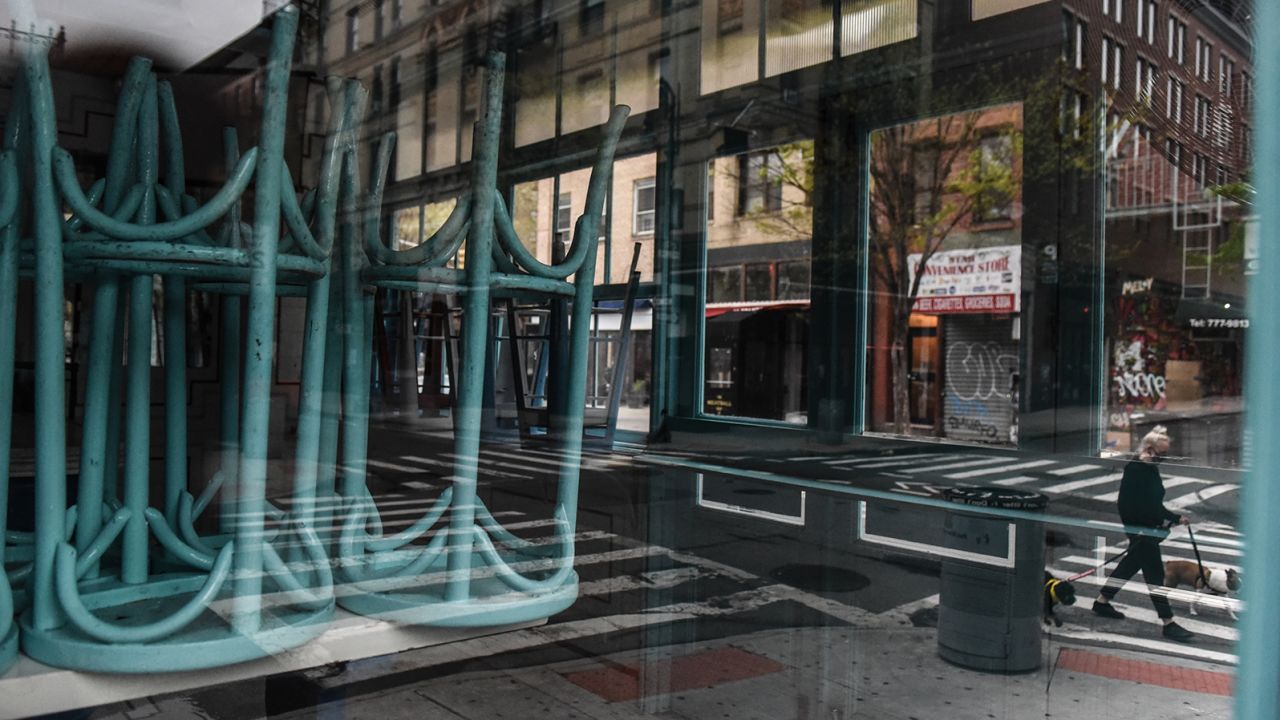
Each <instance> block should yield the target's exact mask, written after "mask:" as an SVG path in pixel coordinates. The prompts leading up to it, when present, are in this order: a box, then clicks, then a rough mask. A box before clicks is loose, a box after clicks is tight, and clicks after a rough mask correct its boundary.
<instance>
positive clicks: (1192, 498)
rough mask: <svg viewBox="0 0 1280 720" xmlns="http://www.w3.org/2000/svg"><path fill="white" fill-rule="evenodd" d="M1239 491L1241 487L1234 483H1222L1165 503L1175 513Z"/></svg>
mask: <svg viewBox="0 0 1280 720" xmlns="http://www.w3.org/2000/svg"><path fill="white" fill-rule="evenodd" d="M1238 489H1240V486H1239V485H1235V484H1233V483H1222V484H1221V485H1213V486H1211V487H1207V488H1204V489H1202V490H1196V491H1195V492H1190V493H1187V494H1186V495H1182V496H1179V497H1176V498H1174V499H1173V500H1170V501H1169V502H1167V503H1165V505H1164V506H1165V507H1167V508H1169V509H1170V510H1172V511H1173V512H1177V511H1179V510H1182V509H1185V508H1189V507H1191V506H1192V505H1195V504H1196V503H1202V502H1204V501H1206V500H1209V499H1211V498H1215V497H1217V496H1219V495H1223V494H1225V493H1229V492H1231V491H1232V490H1238Z"/></svg>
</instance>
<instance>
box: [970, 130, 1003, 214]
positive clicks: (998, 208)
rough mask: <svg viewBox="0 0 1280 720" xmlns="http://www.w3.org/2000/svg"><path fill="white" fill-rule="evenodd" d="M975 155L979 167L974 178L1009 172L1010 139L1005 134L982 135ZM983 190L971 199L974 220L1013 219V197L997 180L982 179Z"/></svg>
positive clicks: (985, 177)
mask: <svg viewBox="0 0 1280 720" xmlns="http://www.w3.org/2000/svg"><path fill="white" fill-rule="evenodd" d="M978 148H979V152H978V155H977V159H978V162H979V163H980V166H979V168H978V175H977V177H979V178H983V179H992V180H995V179H998V178H1003V177H1009V176H1011V175H1012V173H1013V141H1012V139H1011V138H1010V137H1009V136H1008V135H997V136H994V137H986V138H982V140H980V141H979V144H978ZM981 184H982V185H983V186H984V187H985V189H984V190H983V191H982V192H980V193H979V194H978V195H977V197H975V198H974V201H973V219H974V220H975V221H976V222H1000V221H1004V220H1010V219H1012V218H1013V198H1012V197H1011V196H1010V195H1009V193H1008V192H1006V191H1005V190H1003V189H1001V188H1000V186H1001V185H1002V183H1000V182H985V181H984V182H982V183H981Z"/></svg>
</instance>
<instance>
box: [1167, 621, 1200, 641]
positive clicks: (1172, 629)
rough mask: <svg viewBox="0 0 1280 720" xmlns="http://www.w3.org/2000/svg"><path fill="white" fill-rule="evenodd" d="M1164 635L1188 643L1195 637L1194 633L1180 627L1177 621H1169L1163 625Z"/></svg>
mask: <svg viewBox="0 0 1280 720" xmlns="http://www.w3.org/2000/svg"><path fill="white" fill-rule="evenodd" d="M1164 636H1165V637H1167V638H1169V639H1170V640H1176V641H1178V642H1180V643H1189V642H1191V641H1192V640H1193V639H1194V638H1195V633H1193V632H1191V631H1190V630H1188V629H1186V628H1184V627H1182V626H1181V625H1179V624H1178V623H1169V624H1168V625H1165V626H1164Z"/></svg>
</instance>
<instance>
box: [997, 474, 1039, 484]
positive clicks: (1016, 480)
mask: <svg viewBox="0 0 1280 720" xmlns="http://www.w3.org/2000/svg"><path fill="white" fill-rule="evenodd" d="M1042 479H1043V478H1038V477H1032V476H1030V475H1015V476H1013V477H1008V478H1000V479H999V480H992V481H991V484H992V485H1023V484H1025V483H1029V482H1033V481H1035V480H1042Z"/></svg>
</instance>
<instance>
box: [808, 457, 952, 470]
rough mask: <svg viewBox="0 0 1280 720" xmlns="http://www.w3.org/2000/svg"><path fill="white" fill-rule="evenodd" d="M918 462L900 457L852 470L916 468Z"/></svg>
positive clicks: (935, 460) (937, 458)
mask: <svg viewBox="0 0 1280 720" xmlns="http://www.w3.org/2000/svg"><path fill="white" fill-rule="evenodd" d="M963 457H964V456H963V455H950V456H947V455H944V456H942V457H936V458H933V459H931V460H927V461H926V462H937V461H940V460H957V459H960V458H963ZM917 462H918V461H917V460H916V458H913V457H900V458H897V459H896V460H885V461H882V462H877V463H865V464H862V465H857V466H854V467H853V468H852V469H854V470H869V469H872V468H892V467H906V466H914V465H916V464H917ZM829 464H831V465H835V463H829Z"/></svg>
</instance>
